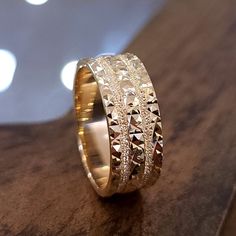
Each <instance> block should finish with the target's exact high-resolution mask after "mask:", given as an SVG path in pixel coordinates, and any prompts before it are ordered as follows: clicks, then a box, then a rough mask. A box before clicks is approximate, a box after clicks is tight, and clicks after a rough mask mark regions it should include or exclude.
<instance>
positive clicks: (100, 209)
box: [0, 0, 236, 236]
mask: <svg viewBox="0 0 236 236" xmlns="http://www.w3.org/2000/svg"><path fill="white" fill-rule="evenodd" d="M235 9H236V1H234V0H224V1H222V0H213V1H212V0H195V1H194V0H178V1H177V0H172V1H169V3H168V4H167V5H166V6H165V7H164V9H163V11H162V12H161V13H160V14H158V15H157V16H156V17H154V18H153V20H152V21H151V22H150V24H149V25H148V26H147V27H146V28H145V29H144V30H143V31H142V32H141V33H140V34H139V35H138V36H137V38H136V39H135V41H134V42H132V44H131V45H130V46H129V48H128V49H127V51H130V52H133V53H135V54H137V55H138V56H139V57H140V58H141V59H142V61H143V62H144V63H145V65H146V66H147V69H148V71H149V73H150V75H151V78H152V80H153V83H154V85H155V87H156V89H157V93H158V97H159V103H160V106H161V111H162V119H163V126H164V137H165V161H164V166H163V174H162V177H161V178H160V180H159V181H158V183H157V184H156V185H155V186H153V187H151V188H149V189H145V190H142V191H139V192H134V193H132V194H129V195H125V196H114V197H112V198H110V199H101V198H99V197H98V196H97V195H96V193H95V192H94V191H93V189H92V188H91V186H90V183H89V182H88V180H87V179H86V177H85V174H84V171H83V169H82V166H81V161H80V158H79V154H78V152H77V147H76V137H75V127H74V126H75V124H74V117H73V114H72V113H69V114H68V115H66V116H65V117H64V118H62V119H59V120H56V121H52V122H49V123H45V124H37V125H11V126H1V127H0V140H1V142H0V235H135V236H136V235H161V236H165V235H168V236H171V235H193V236H194V235H197V236H206V235H215V234H216V232H217V230H218V226H219V225H220V222H221V218H222V216H223V213H224V209H225V208H226V207H227V203H228V201H229V199H230V195H231V192H232V188H233V185H234V183H235V182H236V158H235V153H236V138H235V137H236V123H235V121H236V109H235V103H236V79H235V76H236V43H235V42H236V14H235Z"/></svg>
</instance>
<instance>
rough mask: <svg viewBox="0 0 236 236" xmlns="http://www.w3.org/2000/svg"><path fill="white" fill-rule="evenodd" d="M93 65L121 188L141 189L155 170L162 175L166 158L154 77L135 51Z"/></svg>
mask: <svg viewBox="0 0 236 236" xmlns="http://www.w3.org/2000/svg"><path fill="white" fill-rule="evenodd" d="M89 66H90V67H91V69H92V71H93V72H94V74H95V79H96V80H97V82H98V84H99V86H100V91H101V95H102V98H103V104H104V108H105V111H106V115H107V120H108V125H109V136H110V142H111V158H112V164H111V168H112V171H113V172H114V176H115V177H114V178H117V183H118V186H117V191H118V192H119V191H120V192H123V191H125V188H126V189H129V190H130V189H132V188H133V189H136V188H139V187H140V186H142V185H143V184H145V183H146V182H147V181H148V180H149V179H150V178H151V175H152V173H154V172H155V173H154V176H159V174H160V167H161V163H162V157H163V155H162V153H163V150H162V149H163V141H162V134H161V132H162V131H161V119H160V111H159V106H158V103H157V98H156V94H155V91H154V89H153V86H152V83H151V80H150V78H149V76H148V73H147V71H146V69H145V67H144V65H143V64H142V63H141V61H140V60H139V59H138V57H136V56H134V55H132V54H124V55H118V56H102V57H99V58H97V59H95V60H93V61H92V63H90V64H89ZM127 186H128V187H127Z"/></svg>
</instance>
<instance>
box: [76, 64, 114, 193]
mask: <svg viewBox="0 0 236 236" xmlns="http://www.w3.org/2000/svg"><path fill="white" fill-rule="evenodd" d="M74 93H75V96H74V98H75V111H76V117H77V122H78V146H79V150H80V153H81V155H82V162H83V165H84V167H85V170H86V172H87V175H88V178H89V179H90V181H91V182H92V184H93V185H94V186H95V187H97V188H100V189H104V188H105V187H106V186H107V184H108V180H109V175H110V140H109V133H108V124H107V119H106V115H105V111H104V106H103V102H102V98H101V94H100V91H99V87H98V84H97V82H96V81H95V79H94V76H93V74H92V72H91V71H90V69H89V68H88V67H87V66H84V67H82V68H80V69H79V70H78V71H77V73H76V78H75V84H74Z"/></svg>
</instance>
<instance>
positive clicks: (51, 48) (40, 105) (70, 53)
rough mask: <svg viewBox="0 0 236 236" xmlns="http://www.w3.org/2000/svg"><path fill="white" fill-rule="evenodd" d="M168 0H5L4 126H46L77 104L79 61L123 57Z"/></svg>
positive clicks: (0, 96) (0, 95)
mask: <svg viewBox="0 0 236 236" xmlns="http://www.w3.org/2000/svg"><path fill="white" fill-rule="evenodd" d="M163 5H164V0H145V1H143V0H128V1H127V0H119V1H115V0H102V1H95V0H86V1H85V0H77V1H65V0H0V107H1V109H0V123H1V124H5V123H28V122H43V121H48V120H52V119H56V118H59V117H60V116H62V115H63V114H65V113H66V112H67V111H68V110H69V109H71V106H72V102H73V99H72V91H71V90H72V83H73V73H74V70H75V64H76V61H77V60H78V59H79V58H82V57H90V56H96V55H99V54H103V53H109V54H112V53H119V52H122V50H124V49H125V48H126V47H127V45H128V44H129V43H130V42H131V41H132V39H133V38H134V37H135V36H136V34H137V33H138V32H139V31H140V30H141V29H142V28H143V27H144V26H145V24H147V23H148V21H149V20H150V18H151V17H152V16H153V14H154V13H155V14H156V12H157V11H158V10H160V9H161V8H162V6H163Z"/></svg>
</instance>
